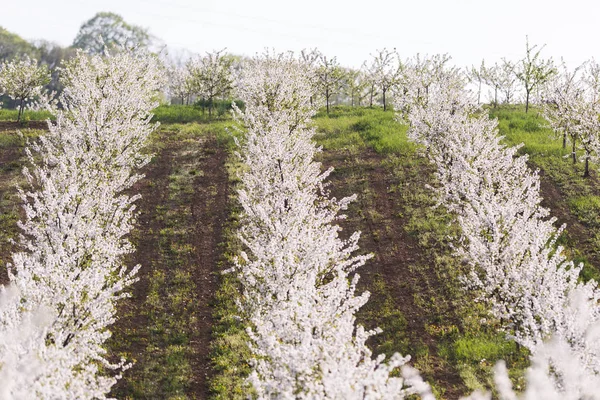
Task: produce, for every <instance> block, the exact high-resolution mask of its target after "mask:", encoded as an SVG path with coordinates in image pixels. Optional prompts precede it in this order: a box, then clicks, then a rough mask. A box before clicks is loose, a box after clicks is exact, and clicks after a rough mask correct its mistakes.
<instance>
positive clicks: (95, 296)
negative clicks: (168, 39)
mask: <svg viewBox="0 0 600 400" xmlns="http://www.w3.org/2000/svg"><path fill="white" fill-rule="evenodd" d="M162 76H163V72H162V69H161V67H160V64H159V62H158V60H157V59H156V58H155V57H154V56H150V55H148V54H145V53H141V52H127V51H121V52H116V53H114V54H106V55H104V56H101V55H94V56H88V55H86V54H84V53H83V52H79V53H78V54H77V55H76V57H74V58H73V59H71V60H70V61H68V62H67V63H66V65H65V66H64V68H63V69H62V71H61V80H62V83H63V84H64V85H65V89H64V91H63V93H62V95H61V98H60V101H61V103H62V105H63V109H62V110H57V111H56V113H57V115H56V117H57V118H56V122H55V123H52V122H49V123H48V127H49V133H48V134H46V135H43V136H41V137H40V138H39V141H38V142H36V143H33V144H30V145H29V147H28V148H27V150H26V151H27V155H28V158H29V162H30V164H31V168H25V169H24V174H25V177H26V178H27V181H28V183H29V186H30V190H29V191H24V190H20V195H21V198H22V200H23V202H24V212H25V217H24V220H23V221H21V222H20V227H21V230H22V232H23V233H22V235H21V237H20V240H19V245H20V248H21V251H19V252H16V253H14V254H13V257H12V264H11V265H9V277H10V281H11V285H12V287H11V289H10V290H9V291H10V292H14V293H16V294H14V293H13V295H11V296H8V295H6V296H5V297H6V299H7V300H6V301H4V302H3V304H2V307H0V373H2V374H11V375H13V376H14V375H15V374H20V376H19V378H18V379H16V378H15V379H14V380H13V383H14V385H13V387H12V388H11V389H10V390H11V391H12V392H11V393H12V394H13V398H64V399H67V398H73V399H75V398H77V399H81V398H105V396H106V394H107V393H108V392H109V390H110V388H111V386H112V385H113V384H114V383H115V382H116V379H118V377H119V375H118V374H117V375H116V376H104V374H105V373H106V372H107V371H110V370H117V371H118V370H119V369H121V368H123V367H126V366H127V365H126V364H125V361H123V360H121V361H120V362H116V363H111V362H109V360H108V359H107V358H106V356H105V354H106V350H105V349H104V347H103V344H104V342H105V341H106V340H107V339H108V338H109V337H110V332H109V330H108V329H107V328H108V327H109V326H110V325H111V324H112V323H113V322H114V321H115V311H116V310H115V304H116V301H117V300H118V299H120V298H122V297H124V296H126V294H125V293H124V292H123V290H124V289H126V288H127V287H128V286H130V285H131V284H132V283H133V282H135V280H136V278H135V274H136V272H137V270H138V268H139V266H135V267H133V268H127V267H126V266H125V265H124V264H123V256H124V255H126V254H128V253H130V252H132V251H133V247H132V245H131V243H130V242H129V240H128V239H127V235H128V234H129V232H130V231H131V229H132V227H133V224H134V221H135V215H136V212H135V204H134V202H135V200H136V199H137V198H138V197H139V196H135V195H134V196H130V195H128V194H126V193H124V191H125V190H127V189H129V188H131V187H132V185H133V184H134V183H135V182H136V181H138V180H139V179H140V178H141V177H142V176H141V175H140V174H139V173H138V172H137V170H138V169H139V168H141V167H142V166H144V165H145V164H146V163H147V162H148V161H149V156H148V155H144V154H143V153H142V151H141V150H142V147H143V146H144V145H145V143H146V139H147V138H148V135H149V134H150V133H151V132H152V131H153V130H154V129H155V128H156V124H151V123H150V118H151V116H152V115H151V114H150V111H151V110H152V109H153V108H155V107H156V106H157V103H156V101H155V96H156V91H157V90H158V89H159V88H160V86H161V85H162V82H163V78H162ZM10 299H12V300H10ZM9 300H10V301H9ZM40 310H46V314H48V315H47V318H46V319H44V321H42V322H39V321H38V320H37V319H36V318H34V317H33V316H34V315H38V314H39V313H40V312H41V311H40ZM27 326H35V327H36V329H35V330H32V331H31V332H30V334H28V335H24V336H20V334H19V332H21V331H23V330H24V329H26V328H25V327H27ZM19 337H22V338H23V341H20V340H19ZM15 354H16V355H17V356H15ZM31 359H35V360H37V362H38V363H39V368H35V369H33V370H32V369H30V368H29V367H28V365H29V363H30V360H31ZM24 393H26V394H27V395H24ZM8 398H10V397H8Z"/></svg>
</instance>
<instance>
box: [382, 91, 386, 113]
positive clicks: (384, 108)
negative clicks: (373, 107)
mask: <svg viewBox="0 0 600 400" xmlns="http://www.w3.org/2000/svg"><path fill="white" fill-rule="evenodd" d="M382 92H383V111H385V110H386V104H385V92H386V90H385V89H384V90H383V91H382Z"/></svg>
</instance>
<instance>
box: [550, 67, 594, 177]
mask: <svg viewBox="0 0 600 400" xmlns="http://www.w3.org/2000/svg"><path fill="white" fill-rule="evenodd" d="M543 100H544V101H543V113H544V116H545V118H546V119H547V120H548V121H549V123H550V126H551V127H552V129H553V130H554V132H555V133H556V134H557V135H558V136H560V137H562V141H563V148H566V146H567V141H570V142H571V158H572V160H573V163H576V162H577V150H582V151H583V152H584V155H583V160H582V161H584V162H585V169H584V173H583V175H584V177H587V176H589V174H590V170H589V166H590V161H593V162H596V161H598V160H599V159H600V118H598V115H600V65H598V64H597V63H596V62H595V61H594V60H590V61H588V62H586V63H585V64H583V65H581V66H579V67H578V68H575V69H574V70H572V71H570V70H569V69H568V68H567V67H566V65H562V68H561V70H560V71H559V73H557V74H556V76H555V77H553V79H551V80H550V81H549V82H548V83H547V85H546V88H545V90H544V97H543Z"/></svg>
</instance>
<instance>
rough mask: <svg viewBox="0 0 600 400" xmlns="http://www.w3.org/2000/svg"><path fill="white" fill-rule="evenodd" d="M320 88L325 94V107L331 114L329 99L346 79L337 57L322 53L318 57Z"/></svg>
mask: <svg viewBox="0 0 600 400" xmlns="http://www.w3.org/2000/svg"><path fill="white" fill-rule="evenodd" d="M316 72H317V79H318V86H317V87H318V89H319V91H320V92H321V94H322V95H323V96H325V107H326V110H327V114H329V99H330V98H331V96H332V95H334V94H336V93H337V92H338V91H339V90H340V87H341V84H342V80H343V79H344V71H343V70H342V68H341V67H340V64H339V63H338V62H337V59H336V57H333V58H327V56H326V55H324V54H321V55H320V56H319V59H318V67H317V70H316Z"/></svg>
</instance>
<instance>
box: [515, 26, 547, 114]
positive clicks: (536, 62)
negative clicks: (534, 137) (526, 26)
mask: <svg viewBox="0 0 600 400" xmlns="http://www.w3.org/2000/svg"><path fill="white" fill-rule="evenodd" d="M543 49H544V46H541V47H539V48H538V45H534V46H530V45H529V37H527V38H526V41H525V57H524V58H523V59H522V60H521V61H520V62H519V63H518V65H517V66H516V68H515V73H516V76H517V78H518V79H519V80H520V81H521V83H522V85H523V88H524V89H525V112H528V111H529V100H530V96H531V92H532V91H533V90H534V89H537V88H538V87H539V86H540V85H543V84H544V83H545V82H547V81H548V80H549V79H550V78H551V77H552V75H554V74H555V73H556V69H555V68H554V62H553V61H552V59H551V58H550V59H548V60H544V59H542V58H541V56H540V54H541V52H542V50H543Z"/></svg>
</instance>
